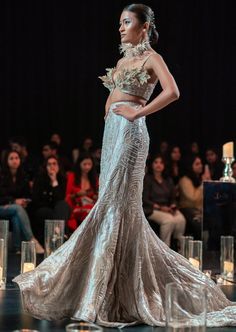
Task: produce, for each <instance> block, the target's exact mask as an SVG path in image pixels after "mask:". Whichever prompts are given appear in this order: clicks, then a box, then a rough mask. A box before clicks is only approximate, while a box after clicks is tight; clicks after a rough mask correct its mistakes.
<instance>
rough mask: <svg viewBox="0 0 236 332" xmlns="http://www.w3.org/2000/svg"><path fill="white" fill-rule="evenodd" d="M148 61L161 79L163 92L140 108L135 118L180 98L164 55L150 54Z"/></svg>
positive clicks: (157, 109)
mask: <svg viewBox="0 0 236 332" xmlns="http://www.w3.org/2000/svg"><path fill="white" fill-rule="evenodd" d="M148 61H149V64H148V65H149V66H150V67H151V68H152V69H153V71H154V73H155V74H156V76H157V77H158V79H159V81H160V84H161V87H162V92H161V93H160V94H159V95H158V96H157V97H156V98H155V99H153V101H152V102H151V103H149V104H148V105H146V106H144V107H142V108H140V110H138V112H137V113H136V117H135V118H140V117H141V116H146V115H149V114H151V113H154V112H156V111H159V110H161V109H162V108H164V107H165V106H167V105H169V104H170V103H172V102H173V101H174V100H176V99H178V98H179V89H178V87H177V85H176V82H175V80H174V78H173V76H172V75H171V73H170V72H169V69H168V68H167V65H166V64H165V62H164V60H163V59H162V57H161V56H160V55H159V54H157V53H155V54H153V55H152V56H150V58H149V60H148Z"/></svg>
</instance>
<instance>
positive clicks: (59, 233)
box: [44, 220, 65, 257]
mask: <svg viewBox="0 0 236 332" xmlns="http://www.w3.org/2000/svg"><path fill="white" fill-rule="evenodd" d="M64 234H65V221H64V220H45V232H44V243H45V257H48V256H49V255H51V254H52V253H54V252H55V251H56V250H57V249H58V248H59V247H60V246H61V245H62V244H63V242H64Z"/></svg>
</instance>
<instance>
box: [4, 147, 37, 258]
mask: <svg viewBox="0 0 236 332" xmlns="http://www.w3.org/2000/svg"><path fill="white" fill-rule="evenodd" d="M29 197H30V187H29V182H28V178H27V177H26V175H25V173H24V171H23V169H22V166H21V159H20V154H19V153H18V152H17V151H12V150H11V151H7V152H6V153H5V160H4V162H3V169H2V172H1V175H0V218H2V219H8V220H10V226H11V229H12V233H13V246H14V250H15V251H16V252H20V248H21V241H22V240H27V241H33V242H35V245H36V252H37V253H43V252H44V250H43V248H42V247H41V246H40V244H39V243H38V241H37V240H36V239H35V237H34V235H33V232H32V229H31V225H30V220H29V217H28V214H27V212H26V207H27V205H28V203H29V201H30V199H29Z"/></svg>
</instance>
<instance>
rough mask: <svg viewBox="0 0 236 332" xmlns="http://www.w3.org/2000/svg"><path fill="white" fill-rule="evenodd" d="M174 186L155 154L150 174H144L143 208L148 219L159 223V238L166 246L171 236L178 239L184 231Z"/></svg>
mask: <svg viewBox="0 0 236 332" xmlns="http://www.w3.org/2000/svg"><path fill="white" fill-rule="evenodd" d="M175 199H176V196H175V186H174V183H173V181H172V179H171V178H170V177H167V176H165V163H164V160H163V157H162V156H161V155H157V156H156V157H155V158H154V159H153V161H152V163H151V174H146V176H145V178H144V189H143V208H144V212H145V214H146V216H147V217H148V219H149V220H152V221H154V222H156V223H157V224H159V225H160V238H161V240H162V241H163V242H165V243H166V244H167V245H168V246H170V244H171V237H172V235H173V238H174V239H176V240H180V237H181V236H183V235H184V231H185V218H184V216H183V215H182V213H180V211H179V210H178V209H177V207H176V203H175Z"/></svg>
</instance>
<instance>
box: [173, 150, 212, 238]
mask: <svg viewBox="0 0 236 332" xmlns="http://www.w3.org/2000/svg"><path fill="white" fill-rule="evenodd" d="M185 174H186V175H185V176H183V177H182V178H181V179H180V181H179V207H180V210H181V212H182V213H183V214H184V216H185V218H186V220H187V225H186V233H187V234H189V235H192V236H193V237H194V239H196V240H200V239H201V230H202V210H203V185H202V181H203V180H210V179H211V177H210V172H209V169H208V168H207V167H206V168H205V171H204V173H203V165H202V161H201V158H200V157H198V156H190V157H189V158H188V160H187V161H186V172H185Z"/></svg>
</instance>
